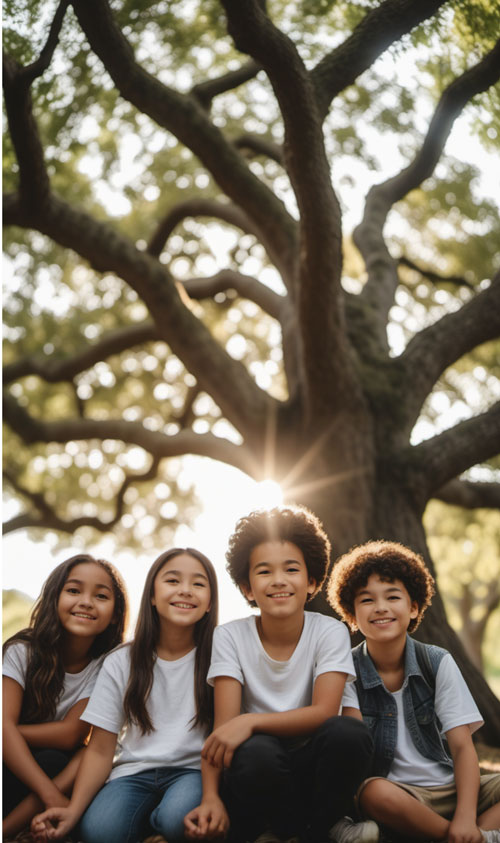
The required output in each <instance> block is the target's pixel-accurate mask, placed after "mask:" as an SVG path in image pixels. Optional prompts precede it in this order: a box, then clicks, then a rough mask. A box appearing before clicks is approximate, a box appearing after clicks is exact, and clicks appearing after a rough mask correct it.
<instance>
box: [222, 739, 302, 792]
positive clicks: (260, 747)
mask: <svg viewBox="0 0 500 843" xmlns="http://www.w3.org/2000/svg"><path fill="white" fill-rule="evenodd" d="M288 772H289V765H288V762H287V760H286V758H285V753H284V751H283V749H282V747H281V744H280V741H279V739H278V738H275V737H274V736H271V735H253V736H252V737H251V738H249V739H248V740H247V741H245V742H244V743H242V744H241V746H239V747H238V749H237V750H236V752H235V754H234V757H233V761H232V764H231V767H230V769H229V771H228V774H229V778H230V779H234V778H237V780H238V786H239V787H240V786H241V787H243V788H244V787H247V788H249V789H251V790H255V789H256V788H257V789H259V790H262V789H266V788H267V787H269V786H270V785H271V784H272V783H274V782H275V780H276V777H277V776H279V775H280V774H283V775H286V774H287V773H288Z"/></svg>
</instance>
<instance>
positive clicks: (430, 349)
mask: <svg viewBox="0 0 500 843" xmlns="http://www.w3.org/2000/svg"><path fill="white" fill-rule="evenodd" d="M499 336H500V272H499V273H497V275H496V276H495V278H494V279H493V281H492V282H491V284H490V286H489V287H487V288H486V289H485V290H482V292H480V293H478V294H477V295H476V296H474V298H472V299H470V301H468V302H467V303H466V304H464V305H463V306H462V307H461V308H460V310H457V311H455V312H454V313H448V314H446V315H445V316H443V317H442V318H441V319H439V320H438V321H437V322H435V323H434V324H433V325H430V326H429V327H428V328H425V329H424V330H422V331H420V332H419V333H418V334H416V335H415V336H414V337H413V338H412V339H411V340H410V342H409V343H408V346H407V347H406V349H405V351H404V352H403V354H402V355H401V357H400V358H398V360H397V365H398V368H399V370H400V372H401V374H402V377H403V380H404V382H405V383H408V384H411V388H410V389H409V390H408V392H407V396H406V403H405V422H406V429H407V430H409V429H411V427H413V424H414V423H415V421H416V419H417V416H418V413H419V412H420V409H421V407H422V404H423V402H424V401H425V399H426V398H427V396H428V395H429V393H430V391H431V389H432V387H433V386H434V384H435V383H436V381H437V380H438V378H439V377H440V375H442V373H443V372H444V371H445V369H447V368H448V366H451V365H452V363H455V362H456V361H457V360H459V359H460V358H461V357H462V356H463V355H464V354H467V352H469V351H472V349H473V348H475V347H476V346H477V345H479V344H481V343H484V342H488V341H489V340H493V339H496V338H497V337H499Z"/></svg>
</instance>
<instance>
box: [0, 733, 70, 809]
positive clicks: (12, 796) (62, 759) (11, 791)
mask: <svg viewBox="0 0 500 843" xmlns="http://www.w3.org/2000/svg"><path fill="white" fill-rule="evenodd" d="M71 756H72V753H71V752H63V750H62V749H39V750H37V751H36V752H34V753H33V757H34V759H35V761H36V763H37V764H38V765H39V766H40V767H41V768H42V770H43V772H44V773H47V775H48V777H49V779H53V778H54V777H55V776H57V774H58V773H60V772H61V770H64V768H65V767H66V764H67V763H68V762H69V761H70V759H71ZM2 768H3V769H2V773H3V782H2V794H3V805H2V817H6V816H7V815H8V814H10V812H11V811H12V810H13V809H14V808H15V807H16V805H19V803H20V802H22V800H23V799H24V797H25V796H27V795H28V793H30V792H31V791H30V789H29V787H27V786H26V785H25V784H24V782H22V781H21V780H20V779H18V778H17V776H15V775H14V773H13V772H11V770H9V768H8V767H7V765H6V764H3V765H2Z"/></svg>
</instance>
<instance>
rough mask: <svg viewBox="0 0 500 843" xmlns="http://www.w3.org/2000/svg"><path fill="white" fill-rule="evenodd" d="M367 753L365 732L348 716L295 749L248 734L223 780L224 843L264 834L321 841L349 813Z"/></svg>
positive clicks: (369, 753) (273, 739)
mask: <svg viewBox="0 0 500 843" xmlns="http://www.w3.org/2000/svg"><path fill="white" fill-rule="evenodd" d="M372 753H373V741H372V738H371V736H370V733H369V731H368V729H367V727H366V726H365V725H364V723H362V722H361V721H360V720H355V719H354V718H351V717H331V718H330V719H329V720H326V721H325V722H324V723H323V725H322V726H320V728H319V729H318V730H317V731H316V732H314V733H313V734H312V735H311V736H310V737H309V738H307V739H306V740H305V741H304V743H302V744H300V745H298V746H294V745H293V744H292V743H291V742H290V741H287V740H286V739H283V738H277V737H275V736H273V735H264V734H262V735H253V736H252V737H251V738H249V739H248V740H247V741H245V742H244V743H243V744H241V746H240V747H238V749H237V750H236V752H235V754H234V757H233V762H232V764H231V767H230V768H229V769H228V770H226V772H225V776H224V797H225V800H226V804H227V807H228V811H229V816H230V819H231V832H230V840H231V841H234V843H241V841H245V840H255V839H256V838H257V837H258V836H259V834H261V833H262V832H263V831H264V830H266V829H270V830H271V831H273V832H274V833H275V834H276V835H277V836H278V837H280V838H282V839H283V840H286V839H287V838H289V837H294V836H297V835H301V836H304V835H305V836H307V838H308V839H309V840H311V841H324V840H326V839H327V837H328V831H329V829H330V828H331V826H332V825H333V824H334V823H335V822H336V821H337V820H338V819H340V817H343V816H344V814H348V813H349V812H350V811H351V810H352V804H353V797H354V794H355V793H356V790H357V788H358V786H359V785H360V784H361V782H362V781H363V780H364V779H365V778H366V777H367V776H368V774H369V770H370V764H371V757H372Z"/></svg>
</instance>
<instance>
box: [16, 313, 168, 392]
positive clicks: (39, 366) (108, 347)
mask: <svg viewBox="0 0 500 843" xmlns="http://www.w3.org/2000/svg"><path fill="white" fill-rule="evenodd" d="M160 339H162V337H161V334H160V332H159V330H158V328H157V327H156V325H155V324H154V323H153V322H144V323H143V324H142V325H131V326H129V327H127V328H120V329H119V330H117V331H112V332H110V333H109V334H106V335H105V336H103V337H102V338H101V339H100V340H99V341H98V342H95V343H93V344H92V345H90V346H89V347H88V348H86V349H85V350H84V351H81V352H79V353H76V354H74V355H72V356H71V357H64V358H55V359H54V358H53V357H48V356H46V355H44V356H41V355H40V356H35V355H31V356H30V357H23V358H20V359H19V360H16V361H15V362H14V363H8V364H7V365H6V366H4V368H3V383H4V386H7V385H8V384H9V383H12V382H13V381H16V380H19V378H24V377H27V376H28V375H38V376H39V377H40V378H42V379H43V380H45V381H47V382H48V383H57V382H58V381H72V380H73V378H75V377H76V375H79V374H81V372H84V371H85V370H86V369H90V368H92V366H95V364H96V363H99V362H100V361H101V360H106V359H107V358H108V357H111V356H112V355H113V354H120V353H121V352H122V351H126V350H127V349H129V348H133V347H134V346H136V345H143V344H144V343H146V342H153V341H155V340H160Z"/></svg>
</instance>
